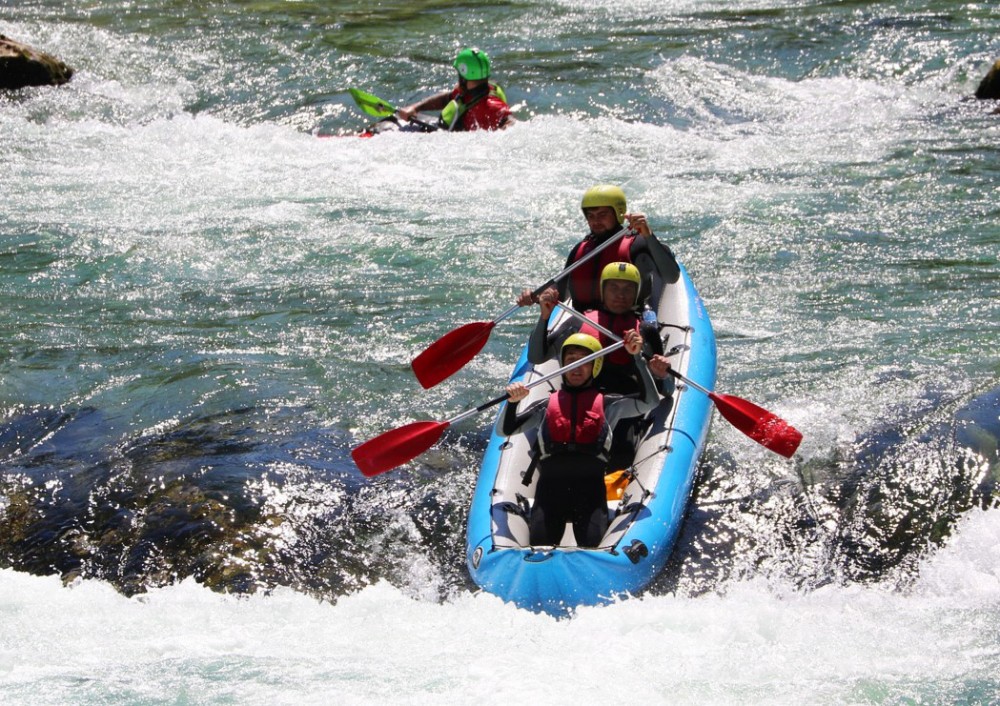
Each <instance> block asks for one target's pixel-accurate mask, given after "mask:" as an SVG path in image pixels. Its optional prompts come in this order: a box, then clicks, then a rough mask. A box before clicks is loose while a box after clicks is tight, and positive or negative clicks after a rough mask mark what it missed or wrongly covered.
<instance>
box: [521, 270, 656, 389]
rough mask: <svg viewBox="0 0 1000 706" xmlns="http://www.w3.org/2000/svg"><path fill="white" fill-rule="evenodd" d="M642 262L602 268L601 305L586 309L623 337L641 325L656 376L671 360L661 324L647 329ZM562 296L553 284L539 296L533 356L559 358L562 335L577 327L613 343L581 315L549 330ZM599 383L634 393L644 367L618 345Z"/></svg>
mask: <svg viewBox="0 0 1000 706" xmlns="http://www.w3.org/2000/svg"><path fill="white" fill-rule="evenodd" d="M641 277H642V276H641V275H640V273H639V268H638V267H636V266H635V265H633V264H631V263H628V262H612V263H609V264H608V265H606V266H605V267H604V269H603V270H602V271H601V279H600V292H601V305H600V307H599V308H597V309H590V310H588V311H585V312H582V313H583V314H584V316H586V317H587V319H588V320H590V321H592V322H594V323H596V324H598V325H599V326H601V327H602V328H605V329H607V330H609V331H611V332H612V333H614V334H615V335H617V336H618V337H619V338H624V336H625V333H626V332H627V331H638V332H639V333H640V334H641V335H642V337H643V339H644V342H645V346H644V348H645V351H644V352H645V353H646V354H647V356H648V361H649V362H648V367H649V371H650V372H651V373H652V374H653V377H655V378H660V379H663V378H666V376H667V370H668V369H669V368H670V361H669V359H668V358H666V357H665V356H664V355H662V354H663V341H662V340H661V339H660V336H659V329H658V327H655V326H654V327H653V330H647V329H648V327H645V326H643V325H642V324H643V322H642V319H641V318H640V314H639V311H640V307H641V306H642V299H641V297H640V294H639V290H640V288H641V285H642V279H641ZM558 302H559V297H558V294H557V293H556V290H555V289H554V288H553V289H548V290H546V291H544V292H542V293H541V294H540V295H539V297H538V306H539V309H540V312H539V317H538V323H537V324H535V328H534V330H533V331H532V332H531V337H530V338H529V339H528V361H529V362H531V363H534V364H535V365H538V364H540V363H544V362H545V361H546V360H549V359H550V358H555V357H556V354H557V352H558V351H559V350H560V347H561V346H562V343H563V341H565V340H566V339H567V338H568V337H569V336H571V335H572V334H574V333H577V332H581V333H586V334H589V335H591V336H593V337H594V338H596V339H597V340H598V341H599V342H600V343H601V345H602V346H610V345H611V344H612V343H614V340H613V339H612V338H611V337H610V336H608V335H607V334H605V333H603V332H601V330H600V329H598V328H597V327H596V326H594V325H592V324H590V323H583V322H581V321H580V320H579V319H577V318H575V317H574V318H571V319H568V320H566V321H565V322H563V323H562V324H561V325H560V326H559V327H558V328H557V329H555V330H554V331H552V332H551V333H549V331H548V321H549V317H550V316H551V314H552V310H553V309H555V306H556V304H557V303H558ZM603 373H604V374H603V375H602V376H601V382H600V388H601V389H602V390H604V391H605V392H615V393H618V394H622V395H628V394H635V393H637V392H639V391H640V389H641V386H642V384H641V382H640V380H639V373H638V370H637V369H636V364H635V360H634V359H633V357H632V356H631V355H629V354H628V353H627V352H626V351H624V350H621V349H619V350H617V351H613V352H612V353H610V354H609V355H608V356H607V360H605V362H604V366H603Z"/></svg>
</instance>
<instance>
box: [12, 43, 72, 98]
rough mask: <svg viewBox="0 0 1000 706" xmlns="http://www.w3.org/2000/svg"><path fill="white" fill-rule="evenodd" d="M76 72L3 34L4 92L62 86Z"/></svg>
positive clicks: (57, 60) (47, 55) (55, 59)
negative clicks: (27, 87)
mask: <svg viewBox="0 0 1000 706" xmlns="http://www.w3.org/2000/svg"><path fill="white" fill-rule="evenodd" d="M72 76H73V69H72V68H70V67H69V66H67V65H66V64H65V63H63V62H62V61H60V60H59V59H57V58H55V57H54V56H50V55H49V54H46V53H44V52H40V51H38V50H36V49H32V48H31V47H29V46H28V45H27V44H22V43H21V42H18V41H15V40H13V39H10V38H9V37H5V36H4V35H2V34H0V89H17V88H24V87H25V86H59V85H61V84H64V83H66V82H67V81H69V80H70V78H71V77H72Z"/></svg>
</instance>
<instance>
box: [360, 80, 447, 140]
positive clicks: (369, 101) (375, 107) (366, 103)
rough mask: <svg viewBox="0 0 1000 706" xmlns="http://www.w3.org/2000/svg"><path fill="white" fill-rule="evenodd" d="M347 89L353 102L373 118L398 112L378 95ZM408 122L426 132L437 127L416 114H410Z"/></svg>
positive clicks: (390, 116) (391, 116)
mask: <svg viewBox="0 0 1000 706" xmlns="http://www.w3.org/2000/svg"><path fill="white" fill-rule="evenodd" d="M347 91H348V93H350V94H351V98H353V99H354V102H355V103H357V104H358V107H359V108H361V110H363V111H364V112H366V113H368V115H371V116H372V117H373V118H383V119H384V118H394V117H395V116H396V113H397V112H399V110H398V108H395V107H394V106H393V105H392V103H390V102H389V101H386V100H382V99H381V98H379V97H378V96H373V95H372V94H371V93H365V92H364V91H362V90H360V89H357V88H349V89H347ZM409 122H411V123H413V124H414V125H419V126H420V127H422V128H423V129H424V130H425V131H427V132H433V131H435V130H437V129H438V126H437V125H434V124H432V123H429V122H427V121H426V120H420V119H419V118H417V117H416V116H411V117H410V118H409Z"/></svg>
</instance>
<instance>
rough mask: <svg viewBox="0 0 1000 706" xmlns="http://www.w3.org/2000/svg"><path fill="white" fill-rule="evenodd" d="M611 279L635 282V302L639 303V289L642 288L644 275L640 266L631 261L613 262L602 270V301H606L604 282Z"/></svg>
mask: <svg viewBox="0 0 1000 706" xmlns="http://www.w3.org/2000/svg"><path fill="white" fill-rule="evenodd" d="M609 279H620V280H624V281H625V282H634V283H635V303H636V304H638V303H639V290H640V289H642V275H641V274H639V268H638V267H636V266H635V265H633V264H632V263H630V262H612V263H610V264H608V265H605V266H604V269H603V270H601V301H604V283H605V282H606V281H607V280H609Z"/></svg>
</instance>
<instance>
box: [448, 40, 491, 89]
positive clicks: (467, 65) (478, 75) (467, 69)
mask: <svg viewBox="0 0 1000 706" xmlns="http://www.w3.org/2000/svg"><path fill="white" fill-rule="evenodd" d="M453 66H454V67H455V70H456V71H458V75H459V76H461V77H462V78H464V79H467V80H469V81H482V80H483V79H486V78H489V77H490V57H488V56H486V52H484V51H479V50H478V49H470V48H468V47H467V48H465V49H463V50H462V51H460V52H458V56H456V57H455V63H454V64H453Z"/></svg>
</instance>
